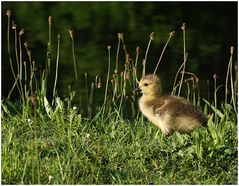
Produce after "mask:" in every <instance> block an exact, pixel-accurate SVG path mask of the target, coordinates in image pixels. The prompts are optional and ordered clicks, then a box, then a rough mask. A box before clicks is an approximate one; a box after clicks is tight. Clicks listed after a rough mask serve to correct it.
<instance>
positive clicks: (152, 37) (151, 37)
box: [149, 32, 154, 40]
mask: <svg viewBox="0 0 239 186" xmlns="http://www.w3.org/2000/svg"><path fill="white" fill-rule="evenodd" d="M149 37H150V39H151V40H154V32H152V33H151V34H150V36H149Z"/></svg>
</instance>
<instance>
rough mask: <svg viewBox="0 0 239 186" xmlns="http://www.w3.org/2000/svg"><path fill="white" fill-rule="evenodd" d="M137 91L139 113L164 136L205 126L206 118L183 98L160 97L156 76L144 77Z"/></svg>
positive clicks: (188, 131)
mask: <svg viewBox="0 0 239 186" xmlns="http://www.w3.org/2000/svg"><path fill="white" fill-rule="evenodd" d="M137 89H138V90H141V93H142V94H143V95H142V97H141V98H140V99H139V107H140V110H141V112H142V113H143V115H145V116H146V117H147V118H148V119H149V121H151V122H152V123H153V124H155V125H156V126H157V127H159V128H160V129H161V131H162V133H163V134H165V135H166V136H170V135H171V134H173V132H174V131H178V132H180V133H190V132H192V131H193V130H195V129H197V128H199V127H201V126H205V125H206V124H207V118H206V116H205V115H204V114H203V113H202V112H201V111H200V110H198V109H197V108H196V107H194V106H193V105H192V104H191V103H190V102H188V101H187V100H186V99H185V98H183V97H176V96H173V95H170V96H160V82H159V78H158V77H157V76H156V75H147V76H144V77H143V78H142V79H141V80H140V82H139V87H138V88H137Z"/></svg>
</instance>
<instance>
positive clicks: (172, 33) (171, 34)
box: [153, 31, 175, 74]
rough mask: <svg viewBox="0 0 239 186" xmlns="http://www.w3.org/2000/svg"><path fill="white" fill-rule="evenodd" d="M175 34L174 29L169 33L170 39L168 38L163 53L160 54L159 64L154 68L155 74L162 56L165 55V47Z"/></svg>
mask: <svg viewBox="0 0 239 186" xmlns="http://www.w3.org/2000/svg"><path fill="white" fill-rule="evenodd" d="M174 34H175V32H174V31H172V32H170V33H169V37H168V40H167V42H166V44H165V45H164V47H163V50H162V52H161V55H160V57H159V60H158V63H157V65H156V67H155V69H154V73H153V74H155V73H156V72H157V69H158V66H159V63H160V61H161V59H162V57H163V54H164V51H165V49H166V48H167V46H168V43H169V41H170V39H171V37H173V36H174Z"/></svg>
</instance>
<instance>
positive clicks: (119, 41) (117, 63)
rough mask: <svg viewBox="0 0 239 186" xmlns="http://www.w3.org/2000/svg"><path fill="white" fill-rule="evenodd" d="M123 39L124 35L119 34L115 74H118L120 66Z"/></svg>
mask: <svg viewBox="0 0 239 186" xmlns="http://www.w3.org/2000/svg"><path fill="white" fill-rule="evenodd" d="M122 37H123V33H118V46H117V51H116V59H115V74H118V70H119V69H118V68H119V67H118V66H119V50H120V43H121V38H122Z"/></svg>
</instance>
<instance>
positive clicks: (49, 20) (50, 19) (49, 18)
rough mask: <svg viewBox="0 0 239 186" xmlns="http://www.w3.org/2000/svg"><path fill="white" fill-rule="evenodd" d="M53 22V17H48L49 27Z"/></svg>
mask: <svg viewBox="0 0 239 186" xmlns="http://www.w3.org/2000/svg"><path fill="white" fill-rule="evenodd" d="M51 21H52V16H49V17H48V23H49V25H51Z"/></svg>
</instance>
